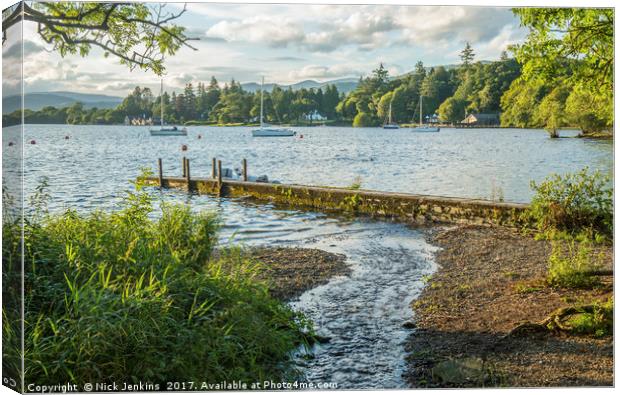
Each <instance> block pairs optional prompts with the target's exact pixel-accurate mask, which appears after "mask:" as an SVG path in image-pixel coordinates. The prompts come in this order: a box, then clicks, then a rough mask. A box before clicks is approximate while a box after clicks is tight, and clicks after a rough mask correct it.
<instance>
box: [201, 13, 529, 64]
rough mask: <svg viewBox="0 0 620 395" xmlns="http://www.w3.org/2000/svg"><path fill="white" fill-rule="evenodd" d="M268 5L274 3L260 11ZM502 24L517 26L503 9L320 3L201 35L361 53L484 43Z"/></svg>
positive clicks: (220, 26) (230, 23)
mask: <svg viewBox="0 0 620 395" xmlns="http://www.w3.org/2000/svg"><path fill="white" fill-rule="evenodd" d="M271 9H275V8H274V7H270V8H262V9H261V10H271ZM306 11H307V12H306ZM344 11H346V12H344ZM313 14H317V15H321V17H320V18H316V19H315V20H314V21H308V15H313ZM317 21H318V22H317ZM506 26H512V27H514V28H515V29H516V28H518V25H517V23H516V20H515V18H514V16H513V15H512V13H511V12H510V10H509V9H507V8H494V7H463V6H443V7H436V6H434V7H421V6H353V5H352V6H346V7H343V6H327V5H321V6H308V7H306V8H304V12H299V13H297V14H290V15H289V16H286V17H285V16H282V15H279V16H277V17H275V16H273V15H270V14H266V13H264V11H263V13H261V14H256V15H253V16H250V17H245V18H242V19H238V20H234V19H232V20H231V19H227V20H222V21H219V22H217V23H216V24H215V25H213V26H212V27H211V28H209V29H208V30H207V31H206V33H205V36H206V37H208V38H211V39H220V40H225V41H226V42H241V43H243V42H245V43H252V44H263V45H267V46H270V47H289V46H291V47H296V48H298V49H300V50H307V51H311V52H319V53H330V52H333V51H336V50H338V49H341V48H342V47H345V46H355V48H356V49H357V50H358V51H361V52H365V51H372V50H375V49H380V48H387V47H408V46H411V45H416V46H419V47H433V48H447V47H450V46H453V45H454V42H455V41H456V42H459V43H464V42H465V41H469V42H471V43H486V42H489V41H492V40H494V39H496V38H497V37H498V36H499V35H500V34H502V32H504V29H505V28H506Z"/></svg>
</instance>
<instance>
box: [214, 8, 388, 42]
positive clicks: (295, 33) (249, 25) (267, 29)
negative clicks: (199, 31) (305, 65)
mask: <svg viewBox="0 0 620 395" xmlns="http://www.w3.org/2000/svg"><path fill="white" fill-rule="evenodd" d="M325 19H327V21H325V22H322V23H321V24H320V25H319V27H318V30H314V31H305V30H304V26H305V24H304V23H303V22H302V21H300V20H296V19H292V18H274V17H272V16H268V15H257V16H252V17H248V18H245V19H241V20H224V21H220V22H218V23H216V24H215V25H213V26H212V27H211V28H209V29H208V30H207V32H206V33H205V36H206V37H208V38H211V39H223V40H226V41H227V42H247V43H256V44H264V45H268V46H270V47H288V46H297V47H299V48H302V49H307V50H311V51H318V52H331V51H334V50H336V49H338V48H339V47H341V46H343V45H351V44H357V45H359V46H360V48H361V49H372V48H376V47H378V46H381V45H383V44H384V42H383V41H382V39H383V38H384V36H383V34H382V33H385V32H389V31H392V30H394V29H396V28H397V25H396V24H395V23H394V20H393V19H392V17H391V16H390V15H388V14H385V15H383V14H377V13H373V12H371V11H368V10H364V11H359V12H354V13H350V14H349V15H348V16H347V17H346V18H339V19H335V20H334V19H331V20H330V18H329V17H326V18H325Z"/></svg>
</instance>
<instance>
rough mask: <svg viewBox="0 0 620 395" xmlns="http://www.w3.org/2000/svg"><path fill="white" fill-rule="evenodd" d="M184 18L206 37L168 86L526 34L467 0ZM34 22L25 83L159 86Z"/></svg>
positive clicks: (330, 70) (328, 75)
mask: <svg viewBox="0 0 620 395" xmlns="http://www.w3.org/2000/svg"><path fill="white" fill-rule="evenodd" d="M168 7H170V10H173V9H179V7H182V4H169V5H168ZM178 23H179V24H181V25H183V26H186V28H187V31H188V35H190V36H192V37H196V38H199V39H200V40H198V41H196V42H193V45H195V46H196V47H197V48H198V51H192V50H190V49H187V48H186V49H183V50H181V51H180V52H178V54H177V55H176V56H174V57H171V58H169V59H168V60H167V62H166V67H167V75H166V77H165V83H166V86H167V87H168V89H177V90H179V89H181V87H182V86H183V85H184V84H185V83H187V82H193V83H196V82H198V81H205V82H208V80H209V79H210V77H211V76H212V75H213V76H215V77H216V78H218V80H220V81H221V82H225V81H229V80H230V79H231V78H235V79H236V80H238V81H241V82H250V81H254V82H257V81H260V78H261V76H265V79H266V81H269V82H276V83H281V84H288V83H294V82H298V81H301V80H306V79H313V80H317V81H326V80H332V79H337V78H345V77H355V78H357V77H359V76H360V75H366V74H368V73H369V72H370V71H371V70H372V69H374V68H376V67H377V65H378V64H379V62H383V63H384V65H385V66H386V67H387V68H388V70H389V71H390V73H391V74H392V75H398V74H402V73H404V72H407V71H410V70H411V69H413V67H414V65H415V63H416V62H417V61H418V60H421V61H423V62H424V64H425V65H427V66H432V65H441V64H451V63H458V62H459V57H458V54H459V51H460V50H461V49H462V48H463V46H464V45H465V42H466V41H469V42H471V44H472V46H473V48H474V50H475V52H476V58H477V59H479V60H483V59H484V60H492V59H497V58H499V56H500V53H501V51H503V50H505V49H506V48H507V46H508V45H510V44H514V43H518V42H520V41H522V40H523V39H524V37H525V35H526V31H525V29H523V28H521V27H519V22H518V19H517V18H516V17H514V15H513V14H512V12H511V11H510V9H509V8H494V7H466V6H452V7H439V6H428V7H423V6H397V5H302V4H208V3H189V4H187V12H186V13H185V14H184V15H183V16H182V17H181V18H180V19H179V20H178ZM35 28H36V26H34V25H33V24H31V23H26V26H25V30H24V32H25V33H24V35H25V38H26V39H27V40H28V41H27V42H26V45H25V48H27V55H26V61H25V64H24V73H25V86H26V91H27V92H35V91H37V92H38V91H55V90H71V91H79V92H88V93H102V94H111V95H123V96H124V95H126V94H127V92H128V91H129V90H131V89H132V88H133V87H135V86H136V85H142V86H150V87H151V88H152V89H155V90H158V84H159V78H158V77H157V76H155V75H154V74H153V73H150V72H143V71H139V70H138V71H133V72H129V70H128V69H127V68H126V67H125V66H122V65H120V64H118V61H117V60H116V59H114V58H107V59H105V58H103V56H101V52H100V51H98V50H93V51H92V52H91V54H90V55H89V56H88V57H86V58H81V57H79V56H67V57H65V58H61V57H60V56H59V55H58V54H56V53H53V52H50V51H49V50H48V48H47V47H46V44H45V43H44V42H42V41H41V40H40V39H38V38H37V35H36V31H35ZM7 44H8V43H7ZM5 45H6V44H5ZM4 49H5V50H6V48H4ZM5 60H6V59H5ZM10 84H11V82H10V80H7V81H3V88H4V89H5V90H7V91H11V90H12V87H11V86H10ZM7 93H8V92H7ZM5 94H6V93H5Z"/></svg>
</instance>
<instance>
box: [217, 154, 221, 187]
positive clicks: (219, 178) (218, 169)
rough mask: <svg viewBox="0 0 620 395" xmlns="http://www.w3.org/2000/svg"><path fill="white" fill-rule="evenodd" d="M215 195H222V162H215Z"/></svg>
mask: <svg viewBox="0 0 620 395" xmlns="http://www.w3.org/2000/svg"><path fill="white" fill-rule="evenodd" d="M217 193H218V195H221V194H222V161H221V160H218V161H217Z"/></svg>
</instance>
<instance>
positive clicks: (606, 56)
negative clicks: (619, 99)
mask: <svg viewBox="0 0 620 395" xmlns="http://www.w3.org/2000/svg"><path fill="white" fill-rule="evenodd" d="M513 12H514V13H515V14H516V15H518V16H519V18H520V20H521V25H522V26H526V27H527V28H529V35H528V36H527V39H526V41H525V43H523V44H521V45H518V46H516V47H514V52H515V54H516V57H517V60H518V61H519V63H521V64H522V65H523V78H524V79H525V80H530V79H535V78H539V79H542V80H543V81H545V83H548V84H549V85H550V86H557V85H559V84H560V83H561V82H562V81H566V82H567V83H568V84H570V85H572V86H579V87H580V88H579V89H580V90H581V91H582V92H585V91H587V92H588V93H587V95H589V96H596V97H598V98H597V99H596V100H594V101H593V102H595V103H597V105H602V107H601V108H597V109H593V111H595V112H597V113H598V112H600V111H604V112H607V114H605V115H604V116H602V117H601V118H602V119H607V120H609V121H610V122H609V123H608V124H607V125H606V128H607V129H609V130H611V129H612V123H611V120H612V119H613V110H612V108H611V106H607V105H605V104H603V103H610V102H611V101H612V100H613V70H614V40H613V39H614V10H613V9H612V8H515V9H513ZM594 116H597V115H594Z"/></svg>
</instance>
